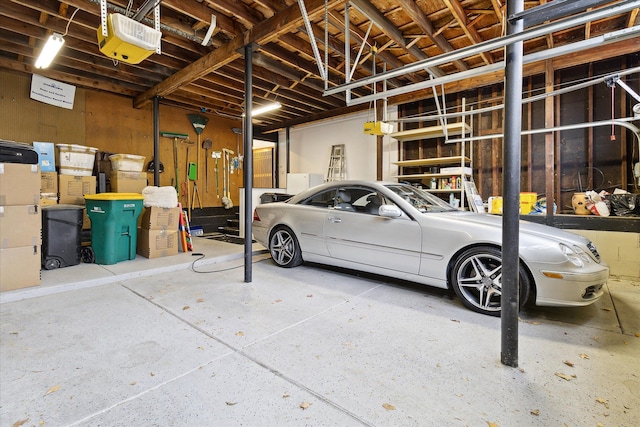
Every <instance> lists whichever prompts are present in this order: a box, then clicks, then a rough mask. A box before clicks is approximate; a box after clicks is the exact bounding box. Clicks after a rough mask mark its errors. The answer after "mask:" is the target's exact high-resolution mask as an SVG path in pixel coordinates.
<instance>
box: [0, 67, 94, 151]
mask: <svg viewBox="0 0 640 427" xmlns="http://www.w3.org/2000/svg"><path fill="white" fill-rule="evenodd" d="M0 81H1V82H2V84H0V138H3V139H8V140H13V141H19V142H25V143H32V142H33V141H47V142H53V143H56V144H80V145H85V127H84V117H85V94H86V91H85V90H84V89H80V88H77V89H76V93H75V99H74V104H73V110H68V109H65V108H60V107H55V106H53V105H48V104H44V103H42V102H39V101H35V100H33V99H31V98H29V93H30V91H31V77H30V76H26V75H22V74H14V73H10V72H7V71H4V70H3V71H0Z"/></svg>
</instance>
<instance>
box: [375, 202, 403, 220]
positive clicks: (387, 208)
mask: <svg viewBox="0 0 640 427" xmlns="http://www.w3.org/2000/svg"><path fill="white" fill-rule="evenodd" d="M378 215H380V216H383V217H386V218H399V217H401V216H402V211H401V210H400V208H399V207H397V206H396V205H381V206H380V209H379V210H378Z"/></svg>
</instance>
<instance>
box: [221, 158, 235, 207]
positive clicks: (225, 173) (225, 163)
mask: <svg viewBox="0 0 640 427" xmlns="http://www.w3.org/2000/svg"><path fill="white" fill-rule="evenodd" d="M222 152H223V154H224V157H223V159H222V178H223V189H222V203H223V204H224V207H225V209H231V208H232V207H233V201H232V200H231V191H230V187H231V164H230V160H231V156H233V150H229V149H227V148H223V149H222Z"/></svg>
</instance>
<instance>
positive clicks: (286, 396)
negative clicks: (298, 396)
mask: <svg viewBox="0 0 640 427" xmlns="http://www.w3.org/2000/svg"><path fill="white" fill-rule="evenodd" d="M288 397H291V395H290V394H289V393H285V394H283V395H282V398H283V399H286V398H288Z"/></svg>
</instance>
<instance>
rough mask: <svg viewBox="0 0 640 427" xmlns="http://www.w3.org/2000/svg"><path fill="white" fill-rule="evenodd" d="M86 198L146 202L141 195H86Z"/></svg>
mask: <svg viewBox="0 0 640 427" xmlns="http://www.w3.org/2000/svg"><path fill="white" fill-rule="evenodd" d="M84 198H85V199H87V200H144V197H143V196H142V194H140V193H100V194H86V195H85V196H84Z"/></svg>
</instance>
